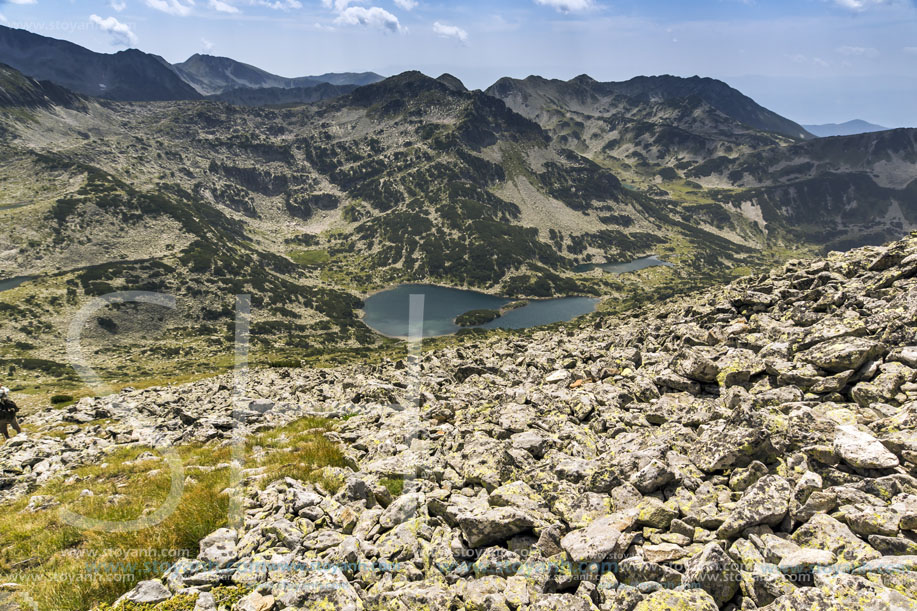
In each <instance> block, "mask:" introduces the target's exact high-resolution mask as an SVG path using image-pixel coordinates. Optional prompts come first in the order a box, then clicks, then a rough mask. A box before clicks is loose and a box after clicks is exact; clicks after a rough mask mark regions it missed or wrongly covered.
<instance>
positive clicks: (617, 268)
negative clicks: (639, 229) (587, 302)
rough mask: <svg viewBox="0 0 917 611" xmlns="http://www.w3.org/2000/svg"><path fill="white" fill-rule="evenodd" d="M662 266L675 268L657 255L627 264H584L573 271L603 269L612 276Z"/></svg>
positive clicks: (578, 272) (582, 271) (579, 272)
mask: <svg viewBox="0 0 917 611" xmlns="http://www.w3.org/2000/svg"><path fill="white" fill-rule="evenodd" d="M660 265H664V266H665V267H674V265H672V264H671V263H669V262H668V261H663V260H662V259H660V258H658V257H657V256H656V255H650V256H649V257H643V258H641V259H634V260H633V261H629V262H627V263H584V264H582V265H577V266H576V267H574V268H573V271H574V272H576V273H577V274H582V273H584V272H590V271H592V270H594V269H601V270H604V271H606V272H608V273H611V274H626V273H628V272H636V271H639V270H641V269H646V268H647V267H658V266H660Z"/></svg>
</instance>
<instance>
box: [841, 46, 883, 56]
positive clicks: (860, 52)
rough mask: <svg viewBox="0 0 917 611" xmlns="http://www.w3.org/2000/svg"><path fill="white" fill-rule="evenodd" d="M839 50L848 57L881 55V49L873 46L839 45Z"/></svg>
mask: <svg viewBox="0 0 917 611" xmlns="http://www.w3.org/2000/svg"><path fill="white" fill-rule="evenodd" d="M837 52H838V53H840V54H841V55H846V56H848V57H868V58H875V57H879V50H878V49H873V48H872V47H849V46H844V47H838V48H837Z"/></svg>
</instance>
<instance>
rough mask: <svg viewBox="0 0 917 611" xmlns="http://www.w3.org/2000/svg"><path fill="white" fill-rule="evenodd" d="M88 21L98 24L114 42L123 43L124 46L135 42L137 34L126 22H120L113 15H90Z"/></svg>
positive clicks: (132, 44)
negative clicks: (103, 16)
mask: <svg viewBox="0 0 917 611" xmlns="http://www.w3.org/2000/svg"><path fill="white" fill-rule="evenodd" d="M89 21H91V22H93V23H94V24H96V25H97V26H99V27H100V28H101V29H102V30H103V31H105V32H108V34H109V35H110V36H111V40H112V42H113V43H114V44H117V45H124V46H125V47H130V46H134V45H136V44H137V36H136V34H134V32H133V30H131V28H130V26H129V25H127V24H126V23H121V22H120V21H118V20H117V19H115V18H114V17H105V18H104V19H103V18H102V17H99V16H98V15H90V16H89Z"/></svg>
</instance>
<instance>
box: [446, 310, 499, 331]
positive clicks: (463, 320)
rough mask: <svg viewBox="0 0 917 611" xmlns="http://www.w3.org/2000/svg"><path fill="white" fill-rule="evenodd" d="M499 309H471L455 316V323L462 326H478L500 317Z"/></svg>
mask: <svg viewBox="0 0 917 611" xmlns="http://www.w3.org/2000/svg"><path fill="white" fill-rule="evenodd" d="M500 316H501V314H500V311H499V310H471V311H468V312H465V313H464V314H460V315H458V316H456V318H455V324H457V325H458V326H460V327H476V326H478V325H483V324H485V323H488V322H490V321H492V320H497V319H498V318H500Z"/></svg>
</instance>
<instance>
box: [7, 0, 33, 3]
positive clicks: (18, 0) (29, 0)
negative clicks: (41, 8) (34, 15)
mask: <svg viewBox="0 0 917 611" xmlns="http://www.w3.org/2000/svg"><path fill="white" fill-rule="evenodd" d="M6 1H7V2H8V3H10V4H38V0H6Z"/></svg>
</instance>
